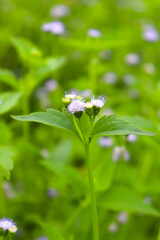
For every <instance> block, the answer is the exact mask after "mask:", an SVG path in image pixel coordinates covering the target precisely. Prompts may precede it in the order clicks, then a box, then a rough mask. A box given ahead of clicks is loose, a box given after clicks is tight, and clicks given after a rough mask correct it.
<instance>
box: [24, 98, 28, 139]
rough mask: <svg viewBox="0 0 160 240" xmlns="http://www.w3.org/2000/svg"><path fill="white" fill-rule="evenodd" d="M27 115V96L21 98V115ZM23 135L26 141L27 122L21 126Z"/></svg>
mask: <svg viewBox="0 0 160 240" xmlns="http://www.w3.org/2000/svg"><path fill="white" fill-rule="evenodd" d="M28 113H29V104H28V98H27V96H25V95H24V96H23V114H24V115H27V114H28ZM23 135H24V139H25V140H28V138H29V122H24V124H23Z"/></svg>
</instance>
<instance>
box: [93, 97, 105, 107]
mask: <svg viewBox="0 0 160 240" xmlns="http://www.w3.org/2000/svg"><path fill="white" fill-rule="evenodd" d="M91 103H92V104H93V106H95V107H97V108H102V107H103V106H104V103H105V100H104V98H103V97H98V99H95V97H94V96H93V97H92V98H91Z"/></svg>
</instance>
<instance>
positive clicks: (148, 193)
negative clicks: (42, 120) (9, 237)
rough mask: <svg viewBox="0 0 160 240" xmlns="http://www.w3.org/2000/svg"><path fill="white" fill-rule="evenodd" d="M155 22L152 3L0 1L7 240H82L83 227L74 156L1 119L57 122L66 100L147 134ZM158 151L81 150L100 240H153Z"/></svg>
mask: <svg viewBox="0 0 160 240" xmlns="http://www.w3.org/2000/svg"><path fill="white" fill-rule="evenodd" d="M159 12H160V2H158V1H157V0H152V1H149V0H148V1H142V0H138V1H136V0H101V1H100V0H99V1H98V0H66V1H65V0H63V1H56V0H55V1H53V0H52V1H51V0H43V1H42V0H41V1H38V0H34V1H31V0H27V1H22V0H10V1H9V0H0V115H1V118H0V135H1V137H0V183H1V187H0V218H3V217H9V218H12V219H13V220H14V221H15V222H16V223H17V226H18V229H19V230H18V232H17V234H16V236H15V239H22V240H28V239H36V240H46V239H49V240H62V239H65V240H74V239H76V240H90V239H92V225H91V217H90V203H89V200H88V199H89V197H88V181H87V170H86V164H85V160H84V153H83V151H82V149H83V148H82V145H81V144H80V143H79V142H78V140H77V139H76V138H74V137H73V136H71V135H70V134H69V133H67V132H63V131H61V130H57V129H54V128H53V129H52V128H51V127H47V126H43V125H40V124H35V123H30V124H29V123H21V122H17V121H15V120H13V119H12V118H11V117H10V115H17V114H27V113H29V112H34V111H44V110H46V109H47V108H55V109H59V110H61V109H62V102H61V99H62V97H63V95H64V92H65V91H67V92H71V91H72V90H76V91H78V93H80V94H81V95H82V96H84V97H85V98H87V99H88V98H90V97H91V96H92V94H94V95H96V96H98V95H102V96H104V97H105V99H106V103H105V108H104V110H103V111H102V113H104V114H110V113H116V114H117V115H118V116H120V117H122V116H123V118H126V119H128V120H130V121H131V122H132V123H133V124H136V125H138V126H139V127H141V128H144V129H148V130H151V131H153V132H156V133H158V132H159V128H160V124H159V119H160V107H159V103H160V81H159V77H160V73H159V64H160V45H159V43H160V42H159V29H160V21H159ZM46 23H50V24H48V25H46ZM126 115H127V116H129V117H125V116H126ZM84 121H85V119H84ZM107 140H108V141H109V143H110V144H109V143H108V141H107ZM159 144H160V137H159V135H156V136H154V137H138V138H134V136H131V139H128V138H127V137H120V136H119V137H114V138H112V139H108V138H101V139H95V140H94V141H93V143H92V146H91V147H92V152H91V157H92V163H93V169H94V177H95V186H96V192H97V199H98V216H99V226H100V239H101V240H106V239H107V240H112V239H116V240H127V239H130V240H135V239H136V240H159V239H160V238H158V232H159V208H160V203H159V197H160V174H159V172H160V157H159V156H160V148H159ZM117 147H118V149H120V150H115V149H117ZM117 151H120V152H121V154H119V155H118V156H117V155H116V153H117ZM10 170H11V171H10Z"/></svg>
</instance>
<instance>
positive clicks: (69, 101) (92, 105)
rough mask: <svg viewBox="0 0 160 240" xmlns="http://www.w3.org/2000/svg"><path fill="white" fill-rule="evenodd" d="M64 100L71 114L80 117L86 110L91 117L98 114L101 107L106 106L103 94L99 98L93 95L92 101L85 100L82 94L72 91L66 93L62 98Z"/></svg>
mask: <svg viewBox="0 0 160 240" xmlns="http://www.w3.org/2000/svg"><path fill="white" fill-rule="evenodd" d="M62 102H63V104H64V105H65V107H66V108H67V110H68V111H69V112H70V113H71V114H73V115H75V116H76V117H77V118H80V117H81V116H82V114H83V112H86V113H87V115H89V116H90V117H92V116H96V115H97V114H98V113H99V111H100V109H101V108H102V107H103V106H104V103H105V100H104V98H103V97H101V96H99V97H98V98H97V99H96V98H95V96H93V97H92V98H91V101H90V102H85V100H84V99H83V98H82V97H81V96H78V95H76V93H75V92H72V93H71V94H67V93H66V94H65V96H64V97H63V98H62Z"/></svg>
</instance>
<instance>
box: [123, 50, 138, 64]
mask: <svg viewBox="0 0 160 240" xmlns="http://www.w3.org/2000/svg"><path fill="white" fill-rule="evenodd" d="M125 61H126V63H127V64H128V65H131V66H136V65H138V64H139V63H140V57H139V55H138V54H136V53H129V54H127V55H126V57H125Z"/></svg>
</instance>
